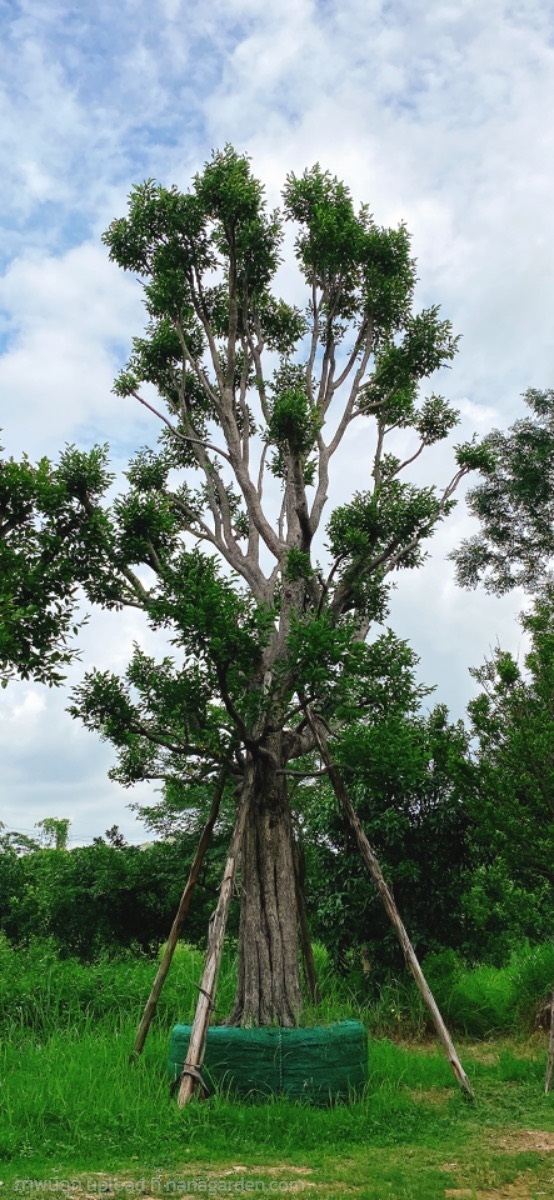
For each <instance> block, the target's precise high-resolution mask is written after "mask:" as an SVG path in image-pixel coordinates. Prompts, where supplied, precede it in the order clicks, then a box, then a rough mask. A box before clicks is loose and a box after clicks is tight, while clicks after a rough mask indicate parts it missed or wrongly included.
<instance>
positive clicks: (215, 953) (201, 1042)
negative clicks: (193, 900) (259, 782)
mask: <svg viewBox="0 0 554 1200" xmlns="http://www.w3.org/2000/svg"><path fill="white" fill-rule="evenodd" d="M253 782H254V769H253V763H252V761H251V760H250V761H249V762H248V764H247V768H246V772H245V778H244V785H243V789H242V796H241V800H240V804H239V810H238V813H237V819H236V823H235V828H234V830H233V836H232V838H231V845H230V847H229V853H228V855H227V862H226V864H225V871H224V872H223V879H222V882H221V889H220V892H219V900H218V902H217V908H216V910H215V913H214V915H213V918H212V920H211V922H210V932H209V937H208V949H207V952H206V959H205V962H204V974H203V976H202V983H201V985H200V995H199V997H198V1003H197V1005H196V1012H195V1014H194V1021H193V1024H192V1029H191V1034H190V1042H189V1048H188V1053H187V1061H186V1063H185V1065H184V1067H183V1074H182V1078H181V1085H180V1087H179V1097H178V1104H179V1108H183V1106H184V1105H185V1104H188V1102H189V1100H190V1099H191V1097H192V1096H193V1095H194V1091H195V1088H196V1084H197V1083H201V1081H202V1076H201V1074H200V1072H201V1068H202V1063H203V1061H204V1051H205V1048H206V1035H207V1032H208V1025H209V1021H210V1010H211V1009H212V1008H213V1006H214V1001H215V992H216V985H217V974H218V971H219V964H220V961H221V952H222V950H223V939H224V937H225V927H226V925H227V915H228V912H229V904H230V902H231V897H232V894H233V884H234V881H235V872H236V866H237V858H238V854H239V851H240V847H241V843H242V839H243V836H244V828H245V824H246V816H247V813H248V807H249V804H250V795H251V792H252V786H253Z"/></svg>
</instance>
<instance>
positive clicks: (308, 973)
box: [293, 842, 319, 1004]
mask: <svg viewBox="0 0 554 1200" xmlns="http://www.w3.org/2000/svg"><path fill="white" fill-rule="evenodd" d="M293 855H294V883H295V891H296V907H297V909H298V926H299V930H300V945H301V947H302V962H303V964H304V979H305V981H306V986H307V988H308V992H309V995H310V1000H311V1002H312V1004H319V988H318V986H317V973H316V969H315V962H314V951H313V946H312V939H311V937H310V929H309V926H308V918H307V916H306V904H305V901H304V879H303V872H302V869H301V855H300V849H299V847H298V845H297V843H296V842H295V843H294V845H293Z"/></svg>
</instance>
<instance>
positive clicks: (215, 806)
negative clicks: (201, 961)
mask: <svg viewBox="0 0 554 1200" xmlns="http://www.w3.org/2000/svg"><path fill="white" fill-rule="evenodd" d="M226 779H227V772H226V771H225V772H224V773H223V774H222V775H221V776H220V779H219V782H218V785H217V788H216V792H215V795H214V798H213V800H212V807H211V809H210V813H209V816H208V820H207V821H206V824H205V826H204V828H203V830H202V836H201V838H200V841H199V843H198V849H197V851H196V854H195V856H194V860H193V863H192V866H191V868H190V871H189V877H188V879H187V883H186V887H185V890H184V892H183V895H182V896H181V899H180V902H179V907H178V909H177V912H176V914H175V920H174V922H173V925H172V926H171V930H170V934H169V937H168V939H167V942H166V945H165V950H164V952H163V955H162V960H161V962H160V965H159V967H158V970H157V974H156V978H155V980H154V982H153V984H152V990H151V992H150V995H149V997H148V1000H147V1001H146V1006H145V1009H144V1012H143V1014H142V1017H141V1021H140V1025H139V1027H138V1029H137V1036H136V1038H135V1044H134V1046H133V1049H132V1051H131V1053H130V1055H129V1062H131V1063H132V1062H135V1061H136V1059H137V1058H138V1057H139V1055H140V1054H142V1051H143V1048H144V1043H145V1041H146V1038H147V1036H148V1030H149V1029H150V1025H151V1024H152V1021H153V1019H154V1016H155V1013H156V1009H157V1007H158V1000H159V998H160V995H161V991H162V988H163V985H164V983H165V980H166V977H167V974H168V971H169V968H170V966H171V961H172V959H173V955H174V953H175V947H176V945H177V942H178V941H179V938H180V936H181V930H182V928H183V925H184V922H185V917H186V915H187V913H188V910H189V907H190V902H191V900H192V893H193V892H194V889H195V886H196V882H197V880H198V876H199V874H200V869H201V866H202V863H203V861H204V855H205V853H206V850H207V849H208V846H209V843H210V838H211V836H212V832H213V828H214V825H215V823H216V821H217V817H218V813H219V806H220V804H221V799H222V796H223V790H224V788H225V782H226Z"/></svg>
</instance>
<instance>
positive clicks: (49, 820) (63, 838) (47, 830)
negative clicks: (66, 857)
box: [35, 817, 71, 850]
mask: <svg viewBox="0 0 554 1200" xmlns="http://www.w3.org/2000/svg"><path fill="white" fill-rule="evenodd" d="M70 825H71V821H70V820H69V818H68V817H44V820H42V821H37V823H36V825H35V829H40V837H41V841H42V844H43V846H53V848H54V849H55V850H67V840H68V837H69V827H70Z"/></svg>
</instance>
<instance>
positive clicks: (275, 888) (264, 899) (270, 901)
mask: <svg viewBox="0 0 554 1200" xmlns="http://www.w3.org/2000/svg"><path fill="white" fill-rule="evenodd" d="M263 751H265V753H264V752H263ZM283 767H284V763H283V757H282V739H281V735H279V734H274V735H272V736H271V738H268V739H267V741H266V743H265V745H264V746H263V747H262V753H261V754H258V757H257V762H256V779H255V788H254V794H253V798H252V803H251V805H250V808H249V811H248V817H247V822H246V830H245V835H244V841H243V848H242V859H241V872H240V874H241V879H240V927H239V961H238V987H237V995H236V999H235V1006H234V1009H233V1012H232V1014H231V1016H230V1018H229V1022H228V1023H229V1024H230V1025H275V1024H277V1025H282V1026H286V1027H291V1026H294V1025H297V1024H298V1021H299V1018H300V1014H301V1009H302V993H301V987H300V966H299V954H298V907H297V898H296V877H295V867H294V849H293V838H292V821H291V815H290V808H289V804H288V798H287V789H286V777H285V776H284V775H283V774H279V771H282V770H283Z"/></svg>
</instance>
